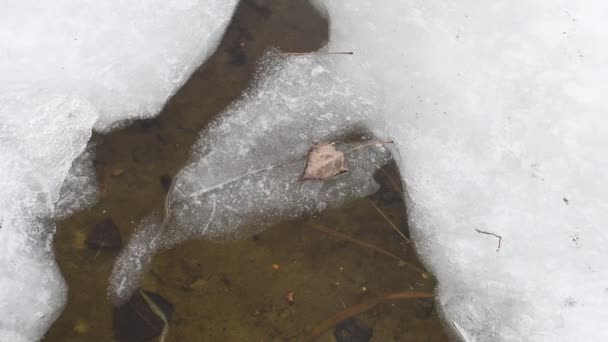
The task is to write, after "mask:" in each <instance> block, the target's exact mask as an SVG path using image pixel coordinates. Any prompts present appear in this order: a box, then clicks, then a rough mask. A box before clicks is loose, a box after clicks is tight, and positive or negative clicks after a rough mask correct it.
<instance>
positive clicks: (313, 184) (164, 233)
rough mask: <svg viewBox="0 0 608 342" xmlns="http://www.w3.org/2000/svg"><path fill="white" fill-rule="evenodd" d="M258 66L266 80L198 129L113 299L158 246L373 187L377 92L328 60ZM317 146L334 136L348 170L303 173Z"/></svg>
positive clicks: (214, 234)
mask: <svg viewBox="0 0 608 342" xmlns="http://www.w3.org/2000/svg"><path fill="white" fill-rule="evenodd" d="M260 69H261V70H260V72H261V73H263V74H264V75H265V76H266V77H265V78H263V79H259V80H258V82H256V83H255V86H254V87H253V88H252V89H250V90H249V91H247V92H246V93H245V94H244V96H243V97H242V99H241V100H239V101H237V102H236V103H234V104H232V105H231V106H230V107H229V108H228V109H227V110H226V111H225V112H224V113H222V114H221V115H220V117H219V119H217V120H216V121H215V122H214V123H212V124H211V126H210V127H209V128H208V129H206V130H205V131H204V132H203V133H202V134H201V137H200V139H199V140H198V142H197V144H196V146H195V148H194V153H193V156H192V161H191V163H190V164H189V165H188V166H186V167H185V168H184V169H183V170H182V171H181V172H180V173H179V174H178V175H177V176H176V180H175V185H174V188H173V190H172V191H171V192H170V194H169V197H168V200H167V202H166V206H167V209H168V210H167V213H165V216H168V217H169V219H168V220H167V222H166V224H165V225H163V224H161V223H159V222H154V220H152V219H149V220H146V221H145V222H144V223H143V224H142V227H141V228H140V230H139V231H138V232H137V233H136V234H135V236H134V237H133V238H131V240H130V241H129V244H128V246H127V247H126V248H125V250H124V251H123V253H122V254H121V256H120V257H119V259H118V261H117V264H116V266H115V268H114V271H113V274H112V279H111V288H110V295H111V297H112V299H113V300H114V301H115V302H118V303H120V302H122V301H124V300H126V299H128V298H129V296H130V295H131V293H132V292H133V291H134V290H135V289H136V288H137V286H138V285H139V281H140V279H141V276H142V272H143V271H144V270H145V267H146V265H147V264H148V263H149V261H150V259H151V257H152V255H153V254H154V253H155V252H158V251H159V250H161V249H165V248H170V247H172V246H174V245H175V244H176V243H178V242H180V241H183V240H185V239H187V238H192V237H197V238H205V239H211V240H229V239H235V238H242V237H244V236H247V235H250V234H253V233H255V232H257V231H259V230H260V229H263V228H265V227H267V226H269V225H271V224H273V223H276V222H278V221H279V220H281V219H288V218H296V217H299V216H302V215H303V214H310V213H314V212H318V211H320V210H323V209H324V208H326V207H335V206H338V205H340V204H342V203H344V202H346V201H348V200H351V199H354V198H358V197H363V196H367V195H369V194H371V193H373V192H375V191H376V189H377V184H376V182H375V181H374V179H373V174H374V172H375V171H376V170H377V169H378V168H380V167H381V166H383V165H384V164H386V162H387V161H388V160H389V158H390V154H389V151H388V148H387V146H386V145H382V144H371V145H369V146H366V144H367V143H369V142H370V141H372V142H373V141H374V140H373V138H372V137H370V136H369V134H366V131H365V130H364V128H365V127H369V126H370V123H371V122H373V116H374V111H373V107H371V106H370V104H371V102H370V98H369V96H370V95H371V94H372V92H373V89H371V88H369V87H367V86H365V85H361V84H359V83H356V82H353V81H352V79H350V78H348V77H341V76H338V75H337V74H336V73H335V72H334V71H332V70H333V69H335V67H334V65H333V62H332V61H331V59H329V58H323V57H296V58H293V57H292V58H285V57H281V56H280V55H279V54H277V53H276V52H271V53H269V54H268V55H267V56H266V58H265V60H264V61H263V62H262V63H261V67H260ZM302 89H306V94H307V96H308V97H303V96H300V92H301V91H302ZM357 94H366V96H365V97H359V96H358V95H357ZM311 99H313V101H310V100H311ZM355 133H358V134H355ZM345 140H346V142H345ZM348 140H350V143H348V142H347V141H348ZM314 143H336V147H337V148H338V149H339V150H341V151H342V152H344V153H345V155H346V159H348V161H349V164H350V170H349V172H347V173H344V174H341V175H338V176H335V177H332V178H330V179H328V180H325V181H322V180H301V179H300V176H301V175H302V173H303V171H304V167H305V163H306V156H307V154H308V151H309V150H310V149H311V147H312V146H313V144H314Z"/></svg>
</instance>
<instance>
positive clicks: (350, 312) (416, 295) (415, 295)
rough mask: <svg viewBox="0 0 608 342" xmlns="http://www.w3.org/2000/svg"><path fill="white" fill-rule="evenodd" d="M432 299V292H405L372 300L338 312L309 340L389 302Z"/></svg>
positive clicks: (310, 336)
mask: <svg viewBox="0 0 608 342" xmlns="http://www.w3.org/2000/svg"><path fill="white" fill-rule="evenodd" d="M432 297H433V293H431V292H419V291H403V292H396V293H389V294H386V295H384V296H381V297H378V298H374V299H371V300H369V301H366V302H363V303H360V304H357V305H354V306H351V307H349V308H347V309H345V310H343V311H341V312H338V313H337V314H335V315H334V316H332V317H330V318H328V319H326V320H325V321H323V322H322V323H321V324H319V325H318V326H317V327H316V328H315V329H314V330H313V331H312V333H311V334H310V335H309V337H308V339H307V340H308V341H312V340H313V339H315V338H317V337H319V336H320V335H321V334H322V333H324V332H325V331H327V330H329V329H331V327H333V326H335V325H336V324H338V323H340V322H342V321H344V320H347V319H349V318H350V317H353V316H356V315H358V314H360V313H363V312H365V311H367V310H369V309H371V308H373V307H374V306H376V305H378V304H380V303H383V302H388V301H391V300H395V299H421V298H432Z"/></svg>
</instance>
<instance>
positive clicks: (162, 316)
mask: <svg viewBox="0 0 608 342" xmlns="http://www.w3.org/2000/svg"><path fill="white" fill-rule="evenodd" d="M139 293H140V294H141V297H142V298H143V299H144V301H145V302H146V303H147V304H148V306H149V307H150V310H152V312H153V313H154V314H155V315H156V316H158V318H160V319H161V320H162V321H163V330H162V332H161V334H160V337H159V339H158V342H164V341H165V338H166V337H167V334H168V333H169V321H167V316H166V315H165V313H164V312H163V310H162V309H161V308H160V307H159V306H158V304H156V302H155V301H154V300H153V299H152V298H150V297H149V296H148V295H147V294H146V292H144V291H143V290H139Z"/></svg>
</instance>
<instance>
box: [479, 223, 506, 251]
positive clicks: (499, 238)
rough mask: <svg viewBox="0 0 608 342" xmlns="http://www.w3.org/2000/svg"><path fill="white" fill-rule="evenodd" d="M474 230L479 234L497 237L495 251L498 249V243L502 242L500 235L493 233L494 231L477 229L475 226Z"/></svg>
mask: <svg viewBox="0 0 608 342" xmlns="http://www.w3.org/2000/svg"><path fill="white" fill-rule="evenodd" d="M475 231H477V232H478V233H479V234H486V235H492V236H494V237H496V238H498V247H496V251H497V252H498V251H500V243H501V242H502V236H500V235H498V234H495V233H492V232H486V231H483V230H479V229H477V228H475Z"/></svg>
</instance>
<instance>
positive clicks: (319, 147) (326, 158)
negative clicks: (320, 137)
mask: <svg viewBox="0 0 608 342" xmlns="http://www.w3.org/2000/svg"><path fill="white" fill-rule="evenodd" d="M348 170H349V167H348V160H347V159H346V158H345V157H344V153H343V152H341V151H338V150H337V149H336V147H335V146H334V145H332V144H314V145H313V146H312V148H311V149H310V151H309V152H308V156H307V157H306V167H305V168H304V174H302V177H300V180H313V179H316V180H327V179H329V178H331V177H334V176H337V175H339V174H341V173H345V172H348Z"/></svg>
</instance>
